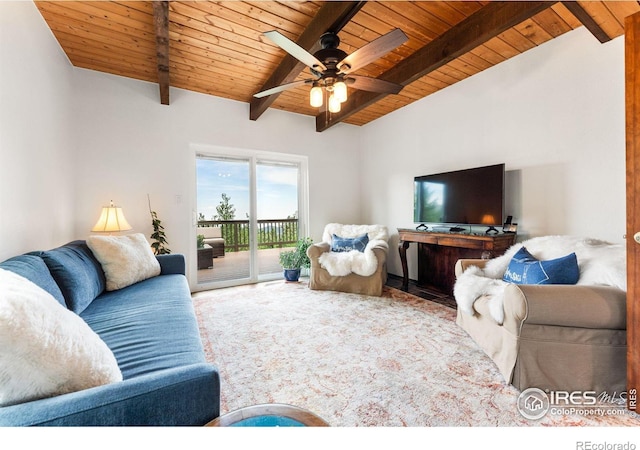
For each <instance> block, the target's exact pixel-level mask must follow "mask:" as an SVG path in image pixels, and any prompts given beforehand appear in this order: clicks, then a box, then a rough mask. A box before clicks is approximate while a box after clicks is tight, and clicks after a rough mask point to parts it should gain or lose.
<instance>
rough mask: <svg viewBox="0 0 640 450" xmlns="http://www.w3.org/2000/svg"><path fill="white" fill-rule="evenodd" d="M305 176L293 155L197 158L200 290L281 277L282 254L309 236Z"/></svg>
mask: <svg viewBox="0 0 640 450" xmlns="http://www.w3.org/2000/svg"><path fill="white" fill-rule="evenodd" d="M306 170H307V169H306V158H300V157H292V156H290V155H279V154H271V153H268V154H267V153H263V152H239V151H237V150H235V151H229V152H224V151H223V152H220V151H218V152H216V151H212V152H203V151H198V152H197V155H196V184H197V213H196V214H197V229H196V242H197V252H196V258H197V260H198V261H197V284H198V287H199V288H201V289H204V288H212V287H221V286H227V285H237V284H243V283H254V282H256V281H264V280H270V279H277V278H281V277H282V268H281V267H280V264H279V259H278V256H279V254H280V252H281V251H282V249H283V248H286V247H290V246H293V245H295V242H296V241H297V239H298V237H299V236H304V235H306V229H307V224H306V210H307V207H306V179H307V177H306ZM301 211H302V212H303V214H302V215H301V214H300V212H301Z"/></svg>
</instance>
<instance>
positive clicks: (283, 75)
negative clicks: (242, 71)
mask: <svg viewBox="0 0 640 450" xmlns="http://www.w3.org/2000/svg"><path fill="white" fill-rule="evenodd" d="M365 3H366V2H364V1H359V2H326V3H325V4H324V5H323V6H322V7H321V8H320V9H319V10H318V13H317V14H316V16H315V17H314V18H313V19H312V20H311V23H309V26H308V27H307V28H306V29H305V30H304V31H303V32H302V34H301V35H300V37H299V38H298V40H297V41H296V44H298V45H299V46H300V47H302V48H304V49H305V50H307V51H308V52H309V53H312V54H313V53H314V52H316V51H318V50H320V43H319V39H320V36H322V35H323V34H324V33H326V32H327V31H333V32H336V33H337V32H338V31H340V30H341V29H342V28H343V27H344V26H345V25H346V24H347V23H349V21H350V20H351V18H352V17H353V16H354V15H355V14H356V13H357V12H358V11H360V8H362V7H363V6H364V4H365ZM304 68H305V65H304V64H302V63H301V62H300V61H298V60H297V59H296V58H294V57H293V56H291V55H286V56H285V57H284V58H283V59H282V61H281V62H280V64H279V65H278V67H276V69H275V70H274V71H273V73H272V74H271V76H270V77H269V79H268V80H267V81H266V82H265V83H264V84H263V85H262V87H261V88H260V89H259V90H258V91H257V92H261V91H264V90H266V89H271V88H273V87H276V86H280V85H281V84H285V83H291V82H292V81H294V80H295V79H296V77H297V76H298V75H299V74H300V72H302V71H303V70H304ZM278 95H280V94H273V95H269V96H267V97H262V98H255V97H252V98H251V102H250V104H249V118H250V119H251V120H257V119H258V118H259V117H260V116H261V115H262V113H264V112H265V111H266V110H267V108H269V106H271V104H272V103H273V102H274V101H275V100H276V98H278Z"/></svg>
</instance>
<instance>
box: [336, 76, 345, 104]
mask: <svg viewBox="0 0 640 450" xmlns="http://www.w3.org/2000/svg"><path fill="white" fill-rule="evenodd" d="M333 95H335V96H336V98H337V99H338V101H339V102H340V103H344V102H346V101H347V85H346V83H345V82H344V81H338V82H337V83H336V84H334V85H333Z"/></svg>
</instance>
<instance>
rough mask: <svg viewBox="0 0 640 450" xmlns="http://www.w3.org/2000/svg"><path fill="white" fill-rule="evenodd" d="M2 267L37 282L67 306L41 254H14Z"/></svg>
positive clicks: (0, 265) (0, 266)
mask: <svg viewBox="0 0 640 450" xmlns="http://www.w3.org/2000/svg"><path fill="white" fill-rule="evenodd" d="M0 268H2V269H6V270H10V271H12V272H14V273H17V274H18V275H20V276H22V277H24V278H26V279H27V280H29V281H31V282H33V283H35V284H37V285H38V286H40V287H41V288H42V289H44V290H45V291H47V292H48V293H49V294H51V295H53V298H55V299H56V300H58V303H60V304H61V305H62V306H64V307H65V308H66V307H67V303H66V302H65V300H64V296H63V295H62V292H61V291H60V288H59V287H58V285H57V284H56V281H55V280H54V279H53V277H52V276H51V272H49V268H48V267H47V265H46V264H45V263H44V261H43V260H42V258H40V257H39V256H36V255H34V254H31V255H30V254H26V255H20V256H14V257H13V258H10V259H7V260H6V261H4V262H3V263H1V264H0Z"/></svg>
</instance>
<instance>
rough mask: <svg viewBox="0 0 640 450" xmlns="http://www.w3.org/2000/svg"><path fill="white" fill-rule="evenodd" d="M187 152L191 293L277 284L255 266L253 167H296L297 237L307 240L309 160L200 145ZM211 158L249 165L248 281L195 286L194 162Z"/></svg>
mask: <svg viewBox="0 0 640 450" xmlns="http://www.w3.org/2000/svg"><path fill="white" fill-rule="evenodd" d="M191 149H192V151H193V152H194V178H193V179H194V190H193V202H192V205H193V207H192V213H193V220H192V224H191V230H190V242H192V244H191V246H192V248H191V252H190V253H191V257H190V258H189V261H187V267H188V273H189V284H190V285H191V290H192V291H193V292H197V291H203V290H208V289H217V288H223V287H231V286H239V285H244V284H253V283H259V282H262V281H270V280H277V279H281V278H282V276H283V275H282V273H279V274H264V275H259V274H258V265H257V255H258V254H257V252H258V226H257V223H258V222H257V221H258V216H257V210H258V205H257V180H256V167H257V165H258V164H259V163H260V162H265V163H274V162H278V163H285V164H292V165H297V166H298V235H299V236H300V237H304V236H308V234H309V159H308V157H307V156H303V155H296V154H290V153H278V152H268V151H262V150H250V149H241V148H233V147H220V146H213V145H204V144H192V145H191ZM201 157H202V158H212V159H216V158H219V159H228V160H237V161H247V162H248V163H249V173H250V176H249V198H250V201H249V205H250V206H249V210H250V212H249V230H250V239H249V247H250V252H251V257H250V269H249V273H250V275H249V278H242V279H236V280H225V281H212V282H206V283H198V269H197V248H196V247H197V246H196V236H197V226H198V214H197V206H198V205H197V191H198V184H197V173H196V162H197V160H198V158H201Z"/></svg>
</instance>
